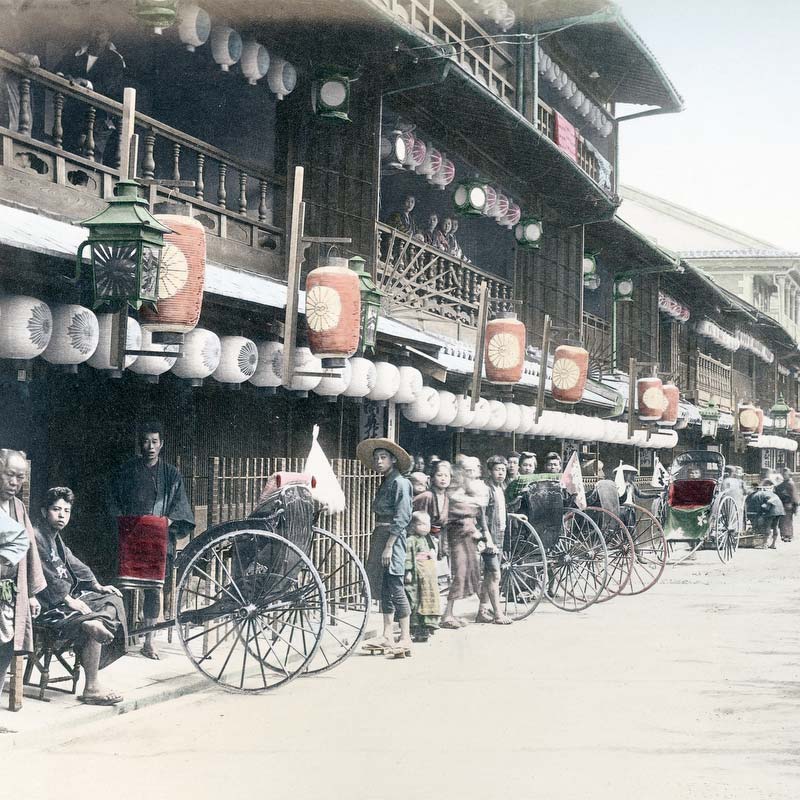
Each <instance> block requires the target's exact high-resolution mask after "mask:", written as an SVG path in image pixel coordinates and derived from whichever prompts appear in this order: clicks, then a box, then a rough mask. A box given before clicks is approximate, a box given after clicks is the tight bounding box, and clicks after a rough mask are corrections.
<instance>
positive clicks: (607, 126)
mask: <svg viewBox="0 0 800 800" xmlns="http://www.w3.org/2000/svg"><path fill="white" fill-rule="evenodd" d="M538 55H539V74H540V75H541V76H542V77H543V78H544V79H545V80H546V81H547V82H548V83H549V84H550V85H551V86H552V87H553V88H554V89H555V90H556V91H557V92H558V93H559V94H560V95H561V96H562V97H563V98H564V99H565V100H566V101H567V102H568V103H569V105H570V106H571V107H572V108H574V109H575V111H576V112H577V113H578V114H580V115H581V116H582V117H583V118H584V119H585V120H586V122H587V123H588V124H589V125H591V126H592V127H593V128H594V129H595V130H596V131H597V132H598V133H599V134H600V136H602V137H603V138H605V137H606V136H608V135H609V134H610V133H611V132H612V131H613V130H614V123H613V121H612V120H611V119H610V117H609V116H608V115H607V114H606V112H605V111H603V109H602V108H600V106H598V105H597V104H596V103H594V102H592V100H591V99H590V98H589V97H587V96H586V95H585V94H584V93H583V92H582V91H580V89H578V85H577V84H576V83H575V81H574V80H572V79H571V78H570V77H569V75H568V74H567V71H566V70H565V69H563V68H562V67H560V66H559V65H558V64H556V62H555V61H553V59H552V58H551V57H550V56H549V55H547V53H545V51H544V50H542V48H541V47H540V48H539V53H538Z"/></svg>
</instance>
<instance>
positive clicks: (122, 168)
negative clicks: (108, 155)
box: [119, 86, 136, 181]
mask: <svg viewBox="0 0 800 800" xmlns="http://www.w3.org/2000/svg"><path fill="white" fill-rule="evenodd" d="M135 123H136V89H131V87H130V86H127V87H126V88H125V91H124V93H123V97H122V126H121V130H120V132H119V135H120V139H121V145H120V156H121V158H120V162H119V177H120V178H121V179H122V180H123V181H125V180H128V178H130V177H131V176H132V174H133V173H135V172H136V162H135V161H131V156H132V153H131V141H132V140H133V130H134V125H135ZM131 167H133V169H131Z"/></svg>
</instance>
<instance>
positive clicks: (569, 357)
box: [550, 344, 589, 404]
mask: <svg viewBox="0 0 800 800" xmlns="http://www.w3.org/2000/svg"><path fill="white" fill-rule="evenodd" d="M588 374H589V353H588V351H587V350H585V349H584V348H583V347H580V346H579V345H573V344H561V345H559V346H558V347H556V351H555V353H554V354H553V372H552V374H551V379H550V383H551V394H552V395H553V399H554V400H557V401H558V402H559V403H569V404H575V403H579V402H580V400H581V398H582V397H583V390H584V388H585V387H586V377H587V375H588Z"/></svg>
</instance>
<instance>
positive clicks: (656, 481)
mask: <svg viewBox="0 0 800 800" xmlns="http://www.w3.org/2000/svg"><path fill="white" fill-rule="evenodd" d="M668 481H669V473H668V472H667V468H666V467H665V466H664V465H663V464H662V463H661V462H660V461H659V460H658V456H657V455H655V453H654V454H653V478H652V480H651V481H650V485H651V486H654V487H655V488H656V489H663V488H664V487H665V486H666V485H667V482H668Z"/></svg>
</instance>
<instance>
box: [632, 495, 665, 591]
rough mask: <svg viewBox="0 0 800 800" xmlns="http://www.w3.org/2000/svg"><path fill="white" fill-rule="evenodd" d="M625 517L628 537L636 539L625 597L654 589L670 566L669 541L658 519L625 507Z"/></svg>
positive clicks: (635, 508) (646, 511)
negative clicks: (668, 561) (667, 566)
mask: <svg viewBox="0 0 800 800" xmlns="http://www.w3.org/2000/svg"><path fill="white" fill-rule="evenodd" d="M625 509H626V511H625V514H624V515H621V516H622V518H623V519H624V520H625V522H626V525H627V528H628V533H630V535H631V538H632V539H633V552H634V559H633V569H632V570H631V579H630V582H629V583H628V585H627V586H626V587H625V588H624V589H623V590H622V591H621V592H620V594H624V595H632V594H642V593H643V592H646V591H647V590H648V589H652V588H653V586H655V585H656V584H657V583H658V581H659V579H660V578H661V576H662V575H663V574H664V567H666V565H667V555H668V553H669V551H668V548H667V539H666V537H665V536H664V528H663V527H662V525H661V523H660V522H659V521H658V519H657V518H656V517H655V516H654V515H653V514H651V513H650V512H649V511H648V510H647V509H646V508H642V507H641V506H636V505H634V506H626V507H625Z"/></svg>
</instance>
